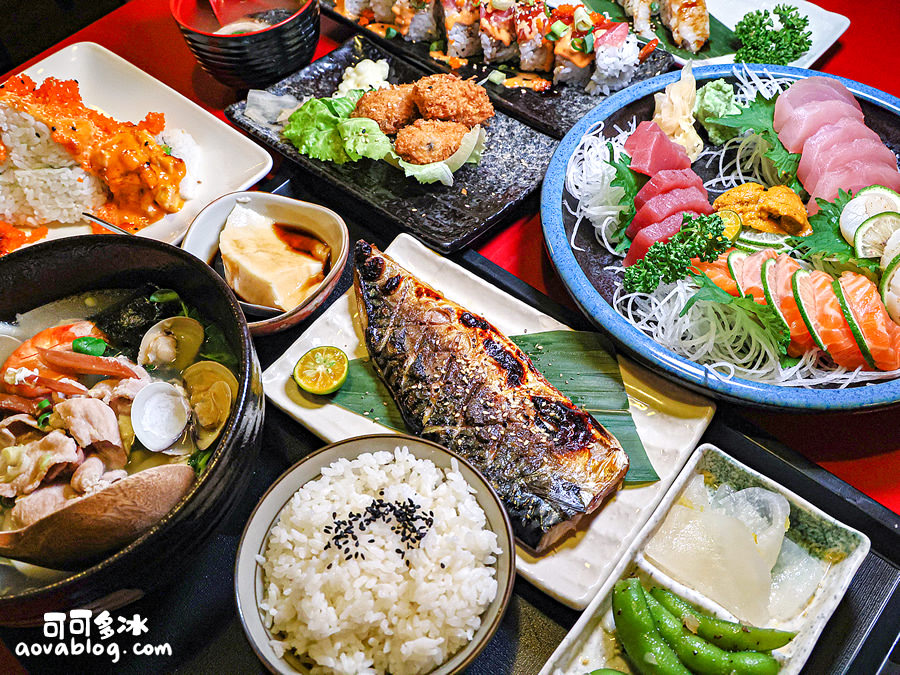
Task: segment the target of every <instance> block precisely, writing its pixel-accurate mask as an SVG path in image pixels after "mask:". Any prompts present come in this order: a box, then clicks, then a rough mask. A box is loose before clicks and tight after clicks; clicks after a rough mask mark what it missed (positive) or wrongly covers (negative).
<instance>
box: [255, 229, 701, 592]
mask: <svg viewBox="0 0 900 675" xmlns="http://www.w3.org/2000/svg"><path fill="white" fill-rule="evenodd" d="M385 252H386V253H387V254H388V255H390V256H391V257H392V258H393V259H394V260H396V261H397V262H398V263H399V264H400V265H403V266H404V267H406V268H407V269H408V270H409V271H410V272H412V273H413V274H415V275H416V276H417V277H419V278H420V279H421V280H422V281H424V282H426V283H428V284H431V285H432V286H434V287H435V288H437V289H438V290H440V291H441V292H443V293H444V294H445V295H446V296H447V297H448V298H450V299H452V300H455V301H457V302H459V303H460V304H462V305H464V306H465V307H467V308H468V309H470V310H472V311H474V312H477V313H479V314H481V315H483V316H485V317H487V318H488V319H489V320H490V322H491V323H492V324H494V325H495V326H496V327H497V328H498V330H500V331H502V332H503V333H505V334H507V335H517V334H524V333H536V332H541V331H550V330H561V329H565V328H566V326H564V325H563V324H561V323H559V322H558V321H556V320H554V319H552V318H551V317H549V316H547V315H546V314H543V313H541V312H539V311H537V310H536V309H534V308H533V307H529V306H528V305H526V304H524V303H522V302H520V301H519V300H516V299H515V298H513V297H511V296H510V295H508V294H507V293H504V292H503V291H501V290H500V289H498V288H497V287H495V286H493V285H491V284H490V283H488V282H486V281H484V280H482V279H480V278H478V277H476V276H475V275H473V274H471V273H470V272H468V271H466V270H464V269H463V268H461V267H459V266H458V265H456V264H455V263H452V262H450V261H449V260H447V259H446V258H443V257H441V256H440V255H438V254H437V253H434V252H433V251H431V250H430V249H428V248H426V247H425V246H423V245H422V244H420V243H419V242H418V241H417V240H416V239H414V238H413V237H411V236H409V235H406V234H401V235H400V236H398V237H397V238H396V239H395V240H394V241H393V242H392V243H391V245H390V246H389V247H388V248H387V249H386V251H385ZM357 313H358V312H357V307H356V300H355V295H354V293H353V290H352V289H351V290H350V291H348V292H347V293H346V294H344V295H343V296H342V297H340V298H338V299H337V300H336V301H335V302H334V304H332V305H331V306H330V307H329V308H328V309H327V310H326V311H325V312H324V314H322V316H320V317H319V319H318V320H316V321H315V323H313V324H312V325H311V326H310V327H309V328H308V329H307V330H306V332H305V333H303V335H302V336H301V337H300V338H299V339H298V340H297V341H296V342H294V344H293V345H291V347H290V348H288V350H287V351H286V352H285V353H284V354H283V355H282V356H281V357H280V358H279V359H278V360H277V361H275V363H273V364H272V365H271V366H270V367H269V368H268V369H267V370H266V371H265V372H264V373H263V388H264V390H265V393H266V396H267V397H268V398H269V400H270V401H271V402H272V403H274V404H275V405H276V406H277V407H278V408H280V409H282V410H283V411H285V412H286V413H287V414H288V415H290V416H291V417H293V418H294V419H296V420H297V421H298V422H300V423H301V424H303V425H304V426H306V427H307V428H309V429H310V430H311V431H312V432H313V433H315V434H316V435H318V436H319V437H320V438H322V439H324V440H326V441H328V442H334V441H338V440H341V439H344V438H347V437H350V436H358V435H362V434H371V433H385V432H386V431H390V430H389V429H387V428H386V427H383V426H381V425H380V424H377V423H376V422H374V421H372V420H370V419H368V418H366V417H364V416H362V415H358V414H356V413H354V412H351V411H349V410H347V409H345V408H341V407H339V406H337V405H334V404H331V403H329V402H328V400H327V399H324V398H315V397H312V396H309V395H305V394H303V393H302V392H301V391H300V390H299V388H298V387H297V386H296V385H295V384H294V382H293V381H292V380H291V372H292V371H293V368H294V364H295V363H296V362H297V360H298V359H299V358H300V357H301V356H302V355H303V354H304V353H306V351H308V350H309V349H312V348H313V347H317V346H320V345H333V346H336V347H340V348H341V349H343V350H344V352H346V354H347V356H349V357H350V358H351V359H353V358H367V356H368V355H367V353H366V347H365V344H364V343H363V340H362V335H361V333H360V330H359V328H358V321H357ZM619 363H620V370H621V372H622V376H623V379H624V382H625V387H626V391H627V393H628V395H629V399H630V401H631V413H632V416H633V418H634V422H635V426H636V427H637V431H638V434H639V435H640V437H641V440H642V441H643V444H644V448H645V449H646V451H647V456H648V457H649V458H650V461H651V462H652V463H653V466H654V468H655V469H656V472H657V474H658V475H659V476H660V480H659V481H658V482H656V483H651V484H649V485H642V486H638V487H629V488H626V489H624V490H620V491H619V492H618V493H616V495H615V497H614V498H613V499H611V500H610V501H609V502H608V503H607V504H606V505H604V506H603V508H602V509H600V510H599V511H598V513H597V514H596V516H593V517H592V518H591V519H590V522H589V523H588V525H587V526H586V527H579V531H578V532H577V534H576V535H575V536H572V537H569V538H567V539H565V540H563V542H561V544H560V545H559V546H558V547H556V548H554V549H553V550H551V551H550V552H549V553H547V554H545V555H543V556H541V557H540V558H534V557H532V556H530V555H528V554H527V553H526V552H525V551H523V550H521V549H519V550H518V551H517V558H516V569H517V570H518V572H519V573H520V574H522V576H524V577H525V578H526V579H528V580H529V581H531V582H532V583H533V584H535V585H536V586H537V587H538V588H540V589H542V590H543V591H545V592H546V593H548V594H549V595H551V596H553V597H554V598H556V599H557V600H559V601H560V602H563V603H565V604H567V605H569V606H570V607H574V608H576V609H581V608H583V607H585V606H586V605H587V604H588V602H590V600H591V598H593V597H594V595H595V594H596V592H597V591H598V590H599V588H600V586H601V585H602V583H603V581H604V580H605V579H606V576H607V575H608V574H609V573H610V571H611V570H612V567H613V565H614V563H615V561H616V560H618V559H619V557H620V556H621V555H622V554H623V553H624V552H625V550H626V548H627V547H628V544H629V543H630V542H631V540H632V539H633V537H634V536H635V535H636V534H637V532H638V531H639V530H640V528H641V526H642V525H643V524H644V523H645V522H646V520H647V518H649V516H650V514H651V513H652V512H653V510H654V508H655V507H656V505H657V504H658V503H659V500H660V499H662V496H663V494H664V493H665V491H666V489H667V488H668V487H669V485H671V483H672V481H673V480H674V479H675V476H676V475H677V474H678V471H679V470H680V469H681V467H682V466H683V465H684V463H685V462H686V461H687V458H688V457H689V456H690V453H691V452H692V451H693V449H694V448H695V447H696V445H697V442H698V441H699V439H700V436H702V435H703V432H704V431H705V430H706V427H707V426H708V425H709V423H710V421H711V420H712V416H713V413H714V412H715V406H714V404H713V403H711V402H710V401H708V400H707V399H704V398H702V397H700V396H698V395H696V394H693V393H691V392H688V391H686V390H683V389H680V388H679V387H677V386H675V385H673V384H670V383H668V382H666V381H664V380H662V379H660V378H658V377H656V376H654V375H652V374H651V373H649V372H648V371H646V370H644V369H643V368H641V367H639V366H637V365H635V364H633V363H630V362H628V361H625V360H623V359H620V360H619Z"/></svg>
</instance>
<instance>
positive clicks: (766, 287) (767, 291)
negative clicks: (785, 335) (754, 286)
mask: <svg viewBox="0 0 900 675" xmlns="http://www.w3.org/2000/svg"><path fill="white" fill-rule="evenodd" d="M775 263H776V259H775V258H769V259H768V260H765V261H764V262H763V265H762V287H763V294H764V295H765V296H766V304H767V305H768V306H769V307H771V308H772V309H774V310H775V314H776V316H777V317H778V321H779V323H780V324H781V325H782V327H783V329H784V330H786V331H788V332H790V330H791V327H790V325H789V324H788V322H787V319H785V318H784V314H782V313H781V307H779V306H778V298H777V297H776V296H775Z"/></svg>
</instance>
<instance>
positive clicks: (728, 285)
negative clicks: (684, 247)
mask: <svg viewBox="0 0 900 675" xmlns="http://www.w3.org/2000/svg"><path fill="white" fill-rule="evenodd" d="M733 250H734V249H733V248H730V249H728V250H727V251H725V252H724V253H722V254H721V255H720V256H719V257H718V258H716V259H715V260H713V261H712V262H703V261H702V260H700V259H699V258H694V259H693V260H691V271H693V272H696V273H698V274H701V273H703V274H706V276H708V277H709V278H710V279H712V282H713V283H714V284H715V285H716V286H718V287H719V288H721V289H722V290H723V291H725V292H726V293H728V294H729V295H733V296H735V297H737V294H738V288H737V282H736V281H735V280H734V277H732V276H731V272H730V271H729V270H728V254H729V253H731V252H732V251H733Z"/></svg>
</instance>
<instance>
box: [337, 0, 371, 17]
mask: <svg viewBox="0 0 900 675" xmlns="http://www.w3.org/2000/svg"><path fill="white" fill-rule="evenodd" d="M371 7H372V2H371V0H340V1H339V2H338V3H337V4H336V5H335V10H336V11H337V13H338V14H341V15H343V16H346V17H347V18H348V19H352V20H353V21H359V18H360V17H361V16H362V14H363V12H364V11H365V10H367V9H371Z"/></svg>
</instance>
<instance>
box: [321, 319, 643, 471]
mask: <svg viewBox="0 0 900 675" xmlns="http://www.w3.org/2000/svg"><path fill="white" fill-rule="evenodd" d="M510 339H511V340H512V341H513V342H515V343H516V344H517V345H518V346H519V348H520V349H521V350H522V351H523V352H525V353H526V354H527V355H528V356H529V358H531V360H532V362H533V363H534V365H535V367H536V368H537V369H538V370H539V371H540V372H541V373H543V375H544V377H546V378H547V380H548V381H549V382H550V383H551V384H552V385H553V386H554V387H556V388H557V389H559V390H560V391H561V392H563V393H564V394H566V396H568V397H569V398H571V399H572V401H573V403H575V405H577V406H579V407H580V408H582V409H584V410H586V411H587V412H589V413H590V414H591V415H593V416H594V418H595V419H596V420H597V421H598V422H600V424H602V425H603V426H604V427H606V428H607V430H609V432H610V433H611V434H613V435H614V436H615V437H616V438H617V439H618V440H619V442H620V443H621V444H622V447H623V448H624V449H625V452H626V453H627V454H628V458H629V461H630V466H629V469H628V474H627V475H626V476H625V483H626V484H635V483H647V482H653V481H657V480H659V476H658V475H657V474H656V471H655V470H654V469H653V465H652V464H651V463H650V459H649V458H648V457H647V453H646V451H645V450H644V446H643V443H641V438H640V436H639V435H638V433H637V428H636V427H635V426H634V420H633V419H632V417H631V414H630V410H629V402H628V396H627V394H626V393H625V386H624V384H623V383H622V375H621V373H620V372H619V364H618V362H617V361H616V357H615V355H614V354H613V352H612V349H611V347H610V346H609V344H608V343H607V342H606V340H605V338H603V336H602V335H600V334H599V333H592V332H585V331H568V330H566V331H548V332H544V333H530V334H527V335H514V336H511V337H510ZM329 399H330V401H331V403H334V404H336V405H339V406H341V407H342V408H346V409H347V410H350V411H351V412H354V413H356V414H358V415H363V416H365V417H366V418H368V419H370V420H372V421H373V422H377V423H379V424H381V425H383V426H386V427H389V428H391V429H395V430H397V431H403V432H407V429H406V425H405V424H404V422H403V416H402V415H401V414H400V411H399V410H398V409H397V407H396V405H394V401H393V399H392V398H391V395H390V392H389V391H388V390H387V387H386V386H385V385H384V383H383V382H382V381H381V378H379V377H378V375H377V373H376V372H375V370H374V368H373V367H372V365H371V362H370V361H369V360H368V359H353V360H351V361H350V369H349V372H348V374H347V381H346V382H345V383H344V386H343V387H341V388H340V389H339V390H338V391H337V392H335V393H334V394H331V395H330V396H329Z"/></svg>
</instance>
